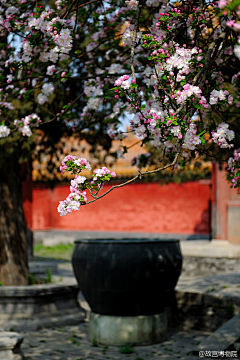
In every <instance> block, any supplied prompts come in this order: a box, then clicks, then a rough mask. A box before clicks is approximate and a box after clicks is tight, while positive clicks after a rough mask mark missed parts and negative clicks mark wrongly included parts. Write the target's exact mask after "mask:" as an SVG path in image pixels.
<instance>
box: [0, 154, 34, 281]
mask: <svg viewBox="0 0 240 360" xmlns="http://www.w3.org/2000/svg"><path fill="white" fill-rule="evenodd" d="M0 153H1V158H0V282H1V284H2V285H27V284H28V255H27V233H26V224H25V219H24V212H23V200H22V189H21V185H22V184H21V178H20V171H19V164H18V159H17V155H16V153H14V152H13V153H11V154H8V153H7V152H5V151H4V149H3V147H1V149H0Z"/></svg>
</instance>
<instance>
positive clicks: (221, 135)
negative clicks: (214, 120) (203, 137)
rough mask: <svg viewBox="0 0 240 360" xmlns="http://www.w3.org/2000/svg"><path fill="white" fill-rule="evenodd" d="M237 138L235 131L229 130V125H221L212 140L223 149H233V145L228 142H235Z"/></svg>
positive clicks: (213, 133) (213, 134)
mask: <svg viewBox="0 0 240 360" xmlns="http://www.w3.org/2000/svg"><path fill="white" fill-rule="evenodd" d="M234 137H235V134H234V131H233V130H229V125H228V124H225V123H221V124H220V125H219V126H218V127H217V131H216V132H214V131H213V132H212V139H213V142H214V143H216V144H218V145H219V146H220V147H221V148H224V149H225V148H231V147H233V144H229V143H228V142H227V140H228V141H231V140H233V139H234Z"/></svg>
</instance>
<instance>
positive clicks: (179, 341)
mask: <svg viewBox="0 0 240 360" xmlns="http://www.w3.org/2000/svg"><path fill="white" fill-rule="evenodd" d="M87 329H88V323H87V322H86V323H83V324H80V325H78V326H76V325H75V326H64V327H58V328H53V329H43V330H39V331H33V332H30V333H29V332H27V333H23V334H24V342H23V344H22V346H21V348H22V352H23V354H24V356H25V357H26V359H27V360H105V359H109V360H125V359H126V360H156V359H161V360H165V359H166V360H178V359H183V360H196V359H199V356H198V355H197V354H196V355H193V354H192V351H194V349H196V346H197V345H198V344H199V343H200V342H201V341H202V340H203V339H204V338H205V337H206V336H208V335H209V334H210V333H209V332H204V331H180V330H170V331H169V333H168V339H167V340H166V341H164V342H163V343H162V344H156V345H150V346H136V347H135V348H134V352H133V353H131V354H126V353H121V352H120V348H119V347H114V346H109V347H104V346H98V347H96V346H94V344H91V343H90V342H88V340H87ZM206 350H207V349H206Z"/></svg>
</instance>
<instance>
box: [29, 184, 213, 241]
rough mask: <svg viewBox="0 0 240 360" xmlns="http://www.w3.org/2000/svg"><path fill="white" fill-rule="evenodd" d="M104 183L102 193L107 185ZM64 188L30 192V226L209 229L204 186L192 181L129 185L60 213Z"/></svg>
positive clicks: (175, 230)
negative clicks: (31, 210)
mask: <svg viewBox="0 0 240 360" xmlns="http://www.w3.org/2000/svg"><path fill="white" fill-rule="evenodd" d="M109 187H110V186H109V185H105V186H104V191H106V190H108V189H109ZM68 194H69V186H63V185H58V186H56V187H54V188H53V189H50V188H40V187H36V185H35V188H34V190H33V230H47V229H64V230H99V231H136V232H153V233H165V234H166V233H175V234H181V233H182V234H209V233H210V205H209V204H210V196H211V194H210V184H209V182H208V181H205V182H204V181H202V182H201V181H196V182H188V183H183V184H181V185H178V184H174V183H172V184H169V185H163V186H160V185H159V184H157V183H148V184H131V185H127V186H125V187H123V188H120V189H115V190H113V191H112V192H111V193H110V194H108V195H106V197H104V198H102V199H100V200H97V201H96V202H94V203H92V204H89V205H87V206H82V207H81V209H80V211H74V212H73V213H72V214H68V215H67V216H64V217H60V216H59V214H58V213H57V206H58V203H59V201H60V200H64V199H65V198H66V197H67V195H68Z"/></svg>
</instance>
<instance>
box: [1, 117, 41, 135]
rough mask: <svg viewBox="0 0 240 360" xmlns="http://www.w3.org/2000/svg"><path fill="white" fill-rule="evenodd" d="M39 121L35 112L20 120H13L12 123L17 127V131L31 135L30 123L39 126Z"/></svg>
mask: <svg viewBox="0 0 240 360" xmlns="http://www.w3.org/2000/svg"><path fill="white" fill-rule="evenodd" d="M40 122H41V120H40V118H39V116H38V115H37V114H31V115H28V116H25V118H22V119H21V120H15V121H14V125H15V126H17V127H18V131H20V132H21V133H22V135H23V136H31V135H32V130H31V128H30V125H34V126H39V123H40ZM0 137H1V135H0Z"/></svg>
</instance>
